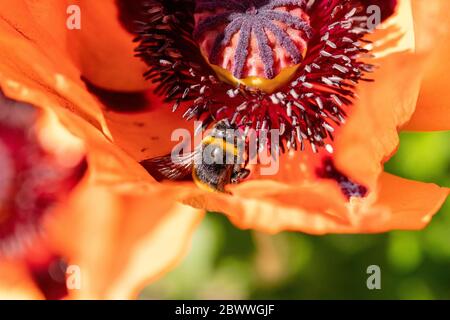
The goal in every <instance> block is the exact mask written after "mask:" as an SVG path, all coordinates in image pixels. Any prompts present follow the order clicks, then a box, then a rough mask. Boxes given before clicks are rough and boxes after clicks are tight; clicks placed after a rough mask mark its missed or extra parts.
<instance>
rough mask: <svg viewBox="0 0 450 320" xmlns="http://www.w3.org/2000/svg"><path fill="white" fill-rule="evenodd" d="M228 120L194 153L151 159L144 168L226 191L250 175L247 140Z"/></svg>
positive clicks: (166, 177)
mask: <svg viewBox="0 0 450 320" xmlns="http://www.w3.org/2000/svg"><path fill="white" fill-rule="evenodd" d="M237 132H238V131H237V130H236V128H235V127H234V126H232V125H230V124H229V122H228V121H226V120H222V121H219V122H218V123H217V124H216V125H214V127H213V128H212V130H211V132H210V134H208V135H206V136H205V137H204V138H203V140H202V142H201V144H200V145H199V146H197V147H196V148H195V150H194V151H193V152H191V153H188V154H184V155H177V156H175V157H174V156H173V155H171V154H169V155H165V156H162V157H156V158H151V159H147V160H144V161H142V162H141V164H142V165H143V166H144V168H145V169H146V170H147V171H148V172H149V173H150V174H151V175H152V176H153V177H154V178H155V179H157V180H158V181H161V180H189V179H192V180H193V181H194V182H195V184H196V185H197V186H198V187H199V188H201V189H204V190H207V191H211V192H226V191H225V186H226V185H227V184H230V183H233V184H236V183H239V182H241V181H242V180H243V179H245V178H247V177H248V175H249V174H250V171H249V170H248V169H246V168H245V167H246V164H247V163H246V161H244V157H245V151H244V150H245V147H244V143H245V140H244V139H243V137H242V136H240V135H239V134H237Z"/></svg>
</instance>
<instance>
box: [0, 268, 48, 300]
mask: <svg viewBox="0 0 450 320" xmlns="http://www.w3.org/2000/svg"><path fill="white" fill-rule="evenodd" d="M0 279H1V281H0V299H1V300H35V299H43V298H44V297H43V295H42V294H41V292H40V291H39V289H38V288H37V287H36V285H35V284H34V282H33V280H32V279H31V277H30V275H29V273H28V268H26V267H25V265H23V264H21V263H20V262H16V261H2V262H1V264H0Z"/></svg>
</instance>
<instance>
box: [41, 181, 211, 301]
mask: <svg viewBox="0 0 450 320" xmlns="http://www.w3.org/2000/svg"><path fill="white" fill-rule="evenodd" d="M135 189H136V190H135V191H136V192H135V193H134V194H133V193H130V192H128V191H127V192H124V191H121V190H120V189H117V188H113V187H107V186H96V185H95V184H94V183H91V181H86V184H85V185H83V186H80V188H79V189H78V191H77V192H76V193H75V194H74V195H73V197H72V200H71V202H70V203H69V204H68V207H67V209H66V210H65V211H64V212H61V213H60V214H59V215H58V216H57V217H54V219H53V220H51V221H50V222H49V229H50V230H51V234H52V238H53V239H54V244H55V248H56V249H57V250H60V251H61V252H65V253H66V254H67V253H68V254H69V257H70V258H69V259H70V260H69V261H70V264H71V265H77V266H78V267H79V268H80V271H81V273H80V275H81V288H80V289H79V290H75V289H74V290H70V297H71V298H76V299H130V298H136V297H137V294H138V293H139V291H140V290H141V289H142V288H143V286H144V285H146V284H148V283H149V282H150V281H152V280H154V279H155V278H156V277H158V276H160V275H161V274H163V273H164V272H166V271H168V270H169V269H170V268H172V267H173V266H174V265H175V264H176V263H177V262H178V261H179V259H180V258H181V257H182V256H183V255H184V253H185V251H186V249H187V248H188V246H189V241H188V239H189V238H190V236H191V235H192V233H193V229H194V228H195V226H196V225H197V224H198V222H199V220H200V219H201V218H202V216H203V213H201V212H199V211H197V210H195V209H192V208H189V207H186V206H183V205H180V204H176V202H175V201H174V199H173V197H170V196H168V194H170V193H167V192H166V191H165V190H161V191H160V192H158V193H154V194H151V193H149V192H148V191H145V190H139V188H135ZM93 210H94V211H93Z"/></svg>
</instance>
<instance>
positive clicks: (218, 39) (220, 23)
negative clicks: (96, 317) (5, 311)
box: [0, 0, 449, 298]
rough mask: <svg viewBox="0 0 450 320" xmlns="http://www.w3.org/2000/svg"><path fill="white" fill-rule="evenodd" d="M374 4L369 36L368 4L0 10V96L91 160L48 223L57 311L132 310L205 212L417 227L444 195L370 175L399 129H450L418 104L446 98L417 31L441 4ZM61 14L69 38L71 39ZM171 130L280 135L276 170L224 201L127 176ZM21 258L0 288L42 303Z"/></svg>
mask: <svg viewBox="0 0 450 320" xmlns="http://www.w3.org/2000/svg"><path fill="white" fill-rule="evenodd" d="M227 3H229V4H227ZM373 3H374V4H377V5H378V8H380V10H381V16H380V21H383V22H382V24H381V25H380V26H378V27H377V28H375V29H374V30H372V31H373V32H369V31H368V25H367V22H368V21H367V18H368V17H367V12H368V11H367V10H368V8H369V7H370V5H371V4H372V2H369V1H366V0H352V1H334V0H332V1H328V0H316V1H252V2H249V4H250V6H247V2H243V3H242V4H237V3H236V2H234V1H230V2H223V1H217V2H210V1H196V2H194V1H187V0H186V1H181V0H179V1H177V0H172V1H149V0H142V1H135V2H133V3H130V2H127V1H112V0H105V1H89V2H88V1H84V0H77V1H75V0H73V1H60V0H58V1H57V0H46V1H39V2H36V1H27V0H18V1H16V2H15V3H14V5H10V4H5V3H4V4H0V17H1V19H0V37H1V39H2V41H1V43H0V46H1V50H0V86H1V88H2V91H3V92H4V94H5V96H6V97H8V99H13V100H15V101H21V102H25V103H28V104H30V105H32V106H34V107H36V108H38V109H39V110H40V111H41V112H42V113H43V114H44V115H48V116H46V117H45V118H46V119H53V121H54V123H57V124H58V126H59V128H60V129H63V130H64V131H66V132H70V134H71V135H73V136H74V137H76V139H78V141H81V142H82V144H83V152H84V154H85V157H86V172H85V173H84V176H83V178H82V179H81V180H80V181H78V182H77V183H76V186H75V187H74V188H73V189H71V190H67V192H66V193H67V194H65V195H64V197H65V198H67V199H65V200H64V201H61V202H60V201H58V203H59V205H58V208H57V209H55V210H54V211H53V210H52V212H51V214H48V215H47V214H46V216H47V217H48V218H47V219H46V220H47V221H48V222H47V221H46V222H45V230H46V233H45V234H46V237H47V238H48V240H47V241H46V243H47V244H48V246H49V247H50V248H51V250H50V251H49V252H51V253H52V254H53V253H54V254H55V256H57V257H62V258H64V261H67V263H68V264H75V265H78V266H80V269H81V271H82V274H83V275H84V276H82V280H81V281H82V284H81V289H80V290H78V291H77V290H72V291H70V292H69V294H68V295H67V296H66V297H68V298H72V297H74V298H123V297H133V296H136V294H137V292H138V291H139V289H140V288H142V286H143V284H144V282H149V281H151V280H153V279H155V278H156V277H157V276H159V275H160V274H161V273H162V272H164V271H166V270H167V269H168V268H170V267H171V266H173V265H174V264H175V263H176V261H177V260H178V259H179V258H180V257H181V256H182V253H183V252H184V251H185V250H186V244H187V243H188V242H189V241H188V239H189V237H190V235H191V233H192V231H193V229H194V227H195V226H196V225H197V223H198V222H199V220H200V219H201V217H202V213H201V211H202V210H209V211H218V212H223V213H224V214H226V215H227V216H228V217H229V219H230V220H231V221H232V222H233V223H234V224H235V225H236V226H238V227H240V228H253V229H258V230H262V231H266V232H270V233H274V232H279V231H282V230H292V231H301V232H306V233H311V234H325V233H371V232H384V231H389V230H393V229H420V228H423V227H424V226H425V225H426V224H427V223H428V222H429V221H430V219H431V217H432V216H433V214H434V213H436V212H437V211H438V209H439V207H440V206H441V205H442V203H443V202H444V201H445V199H446V197H447V195H448V189H446V188H441V187H439V186H437V185H434V184H426V183H421V182H415V181H409V180H406V179H402V178H399V177H395V176H392V175H389V174H387V173H384V172H383V163H384V162H385V161H387V160H388V159H389V157H390V156H391V155H392V154H393V153H394V152H395V149H396V147H397V145H398V131H399V130H400V129H402V128H403V127H405V128H412V129H414V130H432V129H436V128H439V129H447V126H448V123H449V122H448V121H445V117H448V110H447V109H448V104H447V103H448V102H447V101H448V100H445V99H444V100H442V101H440V104H434V103H433V101H431V100H430V99H431V98H430V97H429V93H430V92H434V91H433V90H434V88H436V89H437V90H438V89H439V90H440V91H442V94H443V96H444V97H445V94H446V93H445V92H444V91H443V90H441V89H440V88H441V87H440V84H437V86H436V87H435V84H436V83H438V82H439V81H436V76H438V74H437V73H436V72H435V69H434V67H435V66H436V65H439V66H440V67H441V68H445V67H447V66H443V65H445V59H444V60H441V59H442V54H441V52H440V51H439V52H434V48H437V47H438V44H440V43H443V42H444V41H442V39H445V37H448V35H449V34H448V32H447V31H446V30H441V29H440V28H439V27H438V26H437V21H439V22H442V21H445V20H444V19H438V18H436V19H427V18H426V17H427V15H429V14H431V13H433V11H432V10H436V12H435V14H436V15H437V16H438V17H439V14H442V12H445V10H442V8H443V6H447V5H448V4H447V3H446V1H434V2H432V3H429V4H427V7H426V8H423V5H421V4H420V1H409V0H399V1H373ZM196 4H197V8H196ZM69 5H77V6H78V7H79V8H80V17H79V18H80V23H81V24H80V27H81V29H69V28H67V24H66V22H67V18H68V13H67V8H68V7H69ZM261 6H267V7H264V10H260V8H261ZM224 12H225V13H226V14H224ZM230 15H231V16H230ZM249 17H250V18H251V19H249ZM136 21H137V22H136ZM259 22H263V23H262V24H260V23H259ZM259 26H263V27H262V29H263V30H261V27H259ZM237 29H239V32H238V30H237ZM265 29H271V30H272V31H270V32H267V31H265ZM250 30H253V31H254V32H250ZM133 39H135V41H134V42H133ZM240 39H242V40H240ZM246 40H247V44H248V46H245V43H246ZM368 41H370V42H368ZM441 46H444V45H441ZM274 48H275V49H274ZM442 49H443V50H444V49H445V48H442ZM135 50H136V51H135ZM442 52H444V51H442ZM135 54H137V56H135ZM253 62H254V63H253ZM444 70H445V69H444ZM192 74H194V75H192ZM280 74H281V75H282V77H281V78H280V77H277V76H279V75H280ZM146 78H147V79H146ZM422 78H423V79H424V82H423V88H424V89H423V91H421V84H422ZM174 79H176V81H174ZM242 79H244V80H245V81H242ZM148 80H150V81H148ZM247 80H248V81H247ZM364 80H367V81H364ZM261 83H262V84H263V85H262V86H261ZM191 86H192V89H191ZM186 89H189V90H188V91H187V92H186ZM419 92H420V98H419V105H418V106H417V110H416V102H417V98H418V96H419ZM287 99H289V101H287ZM211 100H214V101H215V102H217V103H216V105H211V106H209V105H208V106H206V105H205V104H204V103H205V102H210V101H211ZM256 102H257V106H256V107H255V108H253V105H254V104H256ZM289 102H290V107H289V108H288V104H289ZM250 104H251V105H250ZM219 105H220V106H219ZM249 105H250V106H249ZM224 106H225V107H226V108H222V107H224ZM244 106H245V108H244ZM174 109H175V110H174ZM241 109H242V110H241ZM252 109H253V110H252ZM288 109H290V110H289V111H288ZM423 110H430V112H428V111H423ZM219 111H220V112H219ZM238 111H239V112H238ZM235 114H237V115H236V116H235ZM183 115H184V118H187V119H188V120H192V119H194V118H199V119H202V120H203V123H204V124H205V125H206V126H212V125H214V123H215V122H216V121H218V120H220V119H226V120H228V121H230V122H237V123H238V124H239V125H243V124H245V125H248V126H251V128H254V129H256V130H260V129H261V126H263V124H264V123H265V124H264V126H265V128H269V127H270V128H276V129H280V130H281V127H283V125H282V124H284V130H282V131H283V134H282V135H281V139H282V142H283V146H284V152H283V150H281V149H282V148H280V156H279V159H278V161H279V171H278V172H277V174H276V175H272V176H263V175H260V174H259V170H258V167H259V165H256V166H254V167H253V168H252V173H251V175H250V176H249V177H248V178H247V179H245V180H244V181H242V182H241V183H239V184H236V185H230V186H228V190H229V191H230V193H210V192H206V191H204V190H200V189H199V188H197V187H196V186H195V184H194V183H193V182H184V181H183V182H179V181H165V182H162V183H161V182H158V181H156V179H155V178H154V177H153V176H152V175H151V174H149V173H148V172H147V171H146V170H145V168H144V167H143V166H141V165H140V164H139V163H143V164H144V163H145V160H147V159H151V158H154V157H157V156H161V155H164V154H167V153H170V151H171V150H172V148H173V146H174V142H173V141H171V139H170V137H171V134H172V132H173V131H174V130H175V129H178V128H188V129H189V130H191V131H192V121H186V120H185V119H183ZM424 115H425V116H424ZM294 116H296V120H295V118H294ZM244 117H246V119H245V120H243V118H244ZM411 118H412V121H411V123H410V124H409V125H408V122H409V120H410V119H411ZM442 119H444V120H442ZM233 120H234V121H233ZM264 121H265V122H264ZM258 123H259V124H258ZM302 146H303V147H302ZM272 151H274V150H272ZM147 169H148V168H147ZM58 200H59V199H58ZM197 209H201V210H197ZM23 261H25V260H24V259H23V256H22V257H21V258H20V259H19V262H20V264H11V265H12V266H13V267H9V266H10V264H9V262H8V263H4V264H3V265H5V266H6V267H5V269H4V270H5V271H4V274H5V275H14V276H8V279H12V280H10V281H7V282H2V281H3V280H2V281H0V288H3V287H4V288H5V290H8V291H10V292H11V288H14V289H15V290H16V291H17V292H25V293H26V294H30V293H37V294H39V290H37V289H36V285H35V284H36V281H34V280H33V279H32V277H31V276H30V269H29V268H28V267H26V268H25V267H23V268H22V267H21V268H16V267H15V266H16V265H22V266H23ZM44 265H45V264H44ZM27 268H28V269H27ZM2 279H6V276H5V277H2ZM44 287H45V286H44ZM40 294H41V295H42V293H40Z"/></svg>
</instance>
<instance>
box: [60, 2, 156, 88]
mask: <svg viewBox="0 0 450 320" xmlns="http://www.w3.org/2000/svg"><path fill="white" fill-rule="evenodd" d="M67 3H70V4H77V5H79V6H80V9H81V24H82V25H81V30H79V31H78V30H74V31H68V32H67V49H68V52H69V53H71V54H72V57H73V58H74V59H75V61H76V62H77V65H78V67H79V69H80V70H81V73H82V75H83V76H84V77H85V78H86V79H88V80H89V81H90V82H91V83H93V84H95V85H97V86H99V87H102V88H105V89H109V90H117V91H137V90H145V89H146V88H148V83H147V82H146V81H145V79H144V77H143V76H142V74H143V73H144V72H145V71H146V70H147V67H146V66H145V64H144V63H143V62H141V61H140V60H139V59H138V58H136V57H134V48H135V43H133V37H134V36H133V35H132V34H130V33H128V32H127V31H126V30H125V29H124V28H123V26H122V25H121V24H120V22H119V14H118V8H117V6H116V2H115V0H103V1H90V0H77V1H67ZM61 27H62V26H61Z"/></svg>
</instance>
